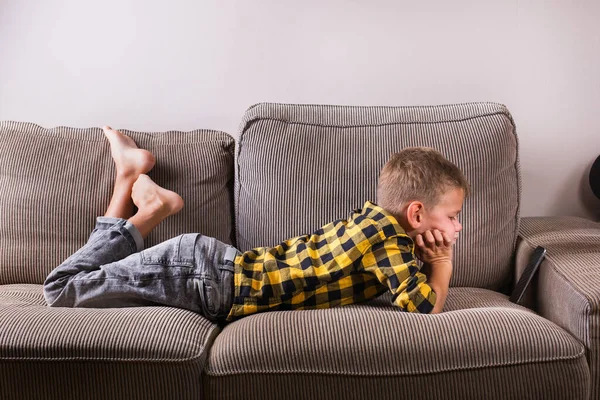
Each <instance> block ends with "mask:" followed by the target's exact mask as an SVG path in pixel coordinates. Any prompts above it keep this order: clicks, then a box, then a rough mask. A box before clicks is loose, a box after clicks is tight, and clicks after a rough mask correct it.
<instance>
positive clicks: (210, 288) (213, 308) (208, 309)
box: [200, 279, 221, 321]
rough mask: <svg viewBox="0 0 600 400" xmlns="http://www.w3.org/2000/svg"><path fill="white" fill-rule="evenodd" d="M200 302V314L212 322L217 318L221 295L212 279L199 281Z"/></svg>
mask: <svg viewBox="0 0 600 400" xmlns="http://www.w3.org/2000/svg"><path fill="white" fill-rule="evenodd" d="M200 282H201V286H202V287H201V288H200V302H201V303H202V314H203V315H204V316H205V317H206V318H208V319H210V320H211V321H214V320H216V319H218V317H219V306H220V304H221V293H220V290H219V286H218V284H217V283H216V282H215V281H213V280H212V279H201V280H200Z"/></svg>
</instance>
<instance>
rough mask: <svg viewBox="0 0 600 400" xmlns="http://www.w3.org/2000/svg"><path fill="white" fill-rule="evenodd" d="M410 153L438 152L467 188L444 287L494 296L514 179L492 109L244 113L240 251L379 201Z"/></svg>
mask: <svg viewBox="0 0 600 400" xmlns="http://www.w3.org/2000/svg"><path fill="white" fill-rule="evenodd" d="M409 146H428V147H433V148H435V149H437V150H439V151H440V152H441V153H443V154H444V155H445V156H446V157H447V158H448V159H449V160H451V161H452V162H454V163H455V164H456V165H458V167H460V169H461V170H462V171H463V172H464V173H465V175H466V177H467V179H468V180H469V182H470V184H471V188H472V193H471V195H470V196H469V197H468V198H467V199H466V202H465V205H464V208H463V212H462V214H461V216H460V221H461V223H462V224H463V227H464V228H463V232H462V233H461V236H460V239H459V240H458V242H457V244H456V248H455V252H454V273H453V277H452V281H451V285H452V286H471V287H483V288H489V289H494V290H498V289H501V288H502V287H503V285H504V284H506V283H507V282H508V281H510V279H511V274H510V272H511V271H512V267H513V261H512V260H513V253H514V247H515V242H516V237H517V224H518V219H519V201H520V177H519V164H518V153H517V150H518V146H517V137H516V133H515V126H514V124H513V120H512V118H511V115H510V114H509V112H508V110H507V109H506V108H505V107H504V106H503V105H500V104H495V103H471V104H457V105H444V106H419V107H358V106H319V105H290V104H258V105H256V106H253V107H251V108H249V109H248V110H247V111H246V114H245V116H244V118H243V121H242V124H241V125H240V132H239V145H238V148H237V150H236V183H235V201H236V203H235V206H236V224H237V226H236V233H237V244H238V247H239V248H240V249H242V250H247V249H250V248H253V247H257V246H270V245H273V244H276V243H279V242H280V241H281V240H284V239H287V238H289V237H293V236H296V235H301V234H307V233H310V232H312V231H313V230H315V229H317V228H318V227H320V226H321V225H323V224H326V223H328V222H330V221H333V220H336V219H338V218H347V217H348V216H349V214H350V212H351V211H352V210H353V209H357V208H361V207H362V205H363V204H364V202H365V201H366V200H374V201H376V197H375V195H376V187H377V180H378V175H379V170H380V169H381V167H382V166H383V165H384V164H385V162H386V161H387V160H388V158H389V156H390V154H391V153H394V152H397V151H399V150H401V149H402V148H404V147H409Z"/></svg>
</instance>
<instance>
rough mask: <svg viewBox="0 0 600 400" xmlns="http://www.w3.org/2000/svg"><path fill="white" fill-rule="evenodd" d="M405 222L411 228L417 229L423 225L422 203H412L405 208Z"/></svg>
mask: <svg viewBox="0 0 600 400" xmlns="http://www.w3.org/2000/svg"><path fill="white" fill-rule="evenodd" d="M406 220H407V221H408V224H409V225H410V227H411V228H413V229H417V228H419V227H420V226H421V224H422V223H423V203H421V202H420V201H412V202H410V204H409V205H408V207H407V208H406Z"/></svg>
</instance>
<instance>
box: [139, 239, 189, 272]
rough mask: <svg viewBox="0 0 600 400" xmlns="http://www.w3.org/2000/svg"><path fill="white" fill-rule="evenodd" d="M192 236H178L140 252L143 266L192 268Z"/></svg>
mask: <svg viewBox="0 0 600 400" xmlns="http://www.w3.org/2000/svg"><path fill="white" fill-rule="evenodd" d="M196 236H197V235H193V234H187V235H180V236H177V237H174V238H172V239H169V240H167V241H164V242H162V243H159V244H157V245H156V246H153V247H150V248H148V249H146V250H142V251H141V252H140V256H141V257H142V261H143V263H144V264H145V265H163V266H166V267H189V268H192V267H194V243H195V241H196Z"/></svg>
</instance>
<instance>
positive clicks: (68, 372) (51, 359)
mask: <svg viewBox="0 0 600 400" xmlns="http://www.w3.org/2000/svg"><path fill="white" fill-rule="evenodd" d="M0 321H1V323H0V382H2V384H1V385H0V398H2V399H9V398H10V399H14V398H23V399H25V398H27V399H30V398H38V397H43V398H45V399H48V398H66V397H65V395H66V396H67V397H68V398H81V399H83V398H86V399H88V398H123V399H125V398H127V399H138V398H139V399H149V398H151V399H168V398H173V399H175V398H176V399H188V398H189V399H197V398H200V397H201V396H202V394H201V387H200V385H199V382H200V380H201V376H200V375H201V372H202V368H203V365H204V363H205V360H206V356H207V352H208V348H209V346H210V344H211V343H212V341H213V340H214V337H215V335H217V334H218V332H219V328H218V327H217V326H216V325H214V324H212V323H210V322H209V321H208V320H207V319H205V318H203V317H202V316H200V315H197V314H195V313H192V312H189V311H185V310H181V309H176V308H167V307H139V308H120V309H119V308H115V309H83V308H81V309H72V308H50V307H47V306H46V305H45V302H44V298H43V295H42V286H40V285H26V284H20V285H3V286H0ZM25 382H26V384H24V383H25Z"/></svg>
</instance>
